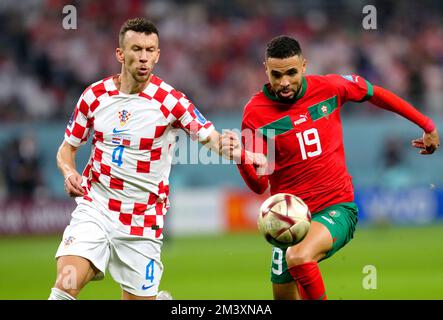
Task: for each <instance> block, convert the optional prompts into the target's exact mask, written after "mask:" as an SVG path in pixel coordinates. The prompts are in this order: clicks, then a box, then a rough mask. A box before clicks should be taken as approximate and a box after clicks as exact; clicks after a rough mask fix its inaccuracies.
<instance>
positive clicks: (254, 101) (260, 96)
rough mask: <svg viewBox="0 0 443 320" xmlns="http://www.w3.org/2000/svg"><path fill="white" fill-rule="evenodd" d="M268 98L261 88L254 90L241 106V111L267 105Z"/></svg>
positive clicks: (244, 111)
mask: <svg viewBox="0 0 443 320" xmlns="http://www.w3.org/2000/svg"><path fill="white" fill-rule="evenodd" d="M268 104H269V103H268V99H267V98H266V95H265V94H264V93H263V90H260V91H258V92H256V93H255V94H254V95H253V96H252V97H251V98H250V99H249V100H248V102H246V104H245V107H244V108H243V113H244V114H246V113H250V112H255V111H258V110H260V108H261V107H263V106H266V105H268Z"/></svg>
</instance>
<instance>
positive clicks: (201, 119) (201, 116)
mask: <svg viewBox="0 0 443 320" xmlns="http://www.w3.org/2000/svg"><path fill="white" fill-rule="evenodd" d="M194 113H195V116H196V117H197V120H198V122H200V123H201V124H205V123H206V121H207V120H206V119H205V117H203V115H202V114H201V113H200V111H198V109H197V108H195V107H194Z"/></svg>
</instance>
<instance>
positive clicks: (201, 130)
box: [172, 95, 215, 141]
mask: <svg viewBox="0 0 443 320" xmlns="http://www.w3.org/2000/svg"><path fill="white" fill-rule="evenodd" d="M176 97H177V98H178V99H177V102H176V104H175V105H174V106H173V107H172V114H173V116H174V117H175V119H176V120H175V121H174V123H173V126H174V127H180V128H182V129H183V130H184V131H186V133H187V134H189V136H190V137H191V139H192V140H198V141H204V140H206V139H207V138H208V136H209V135H210V134H211V132H212V131H213V130H215V128H214V125H213V124H212V122H211V121H209V120H207V119H206V118H205V117H204V116H203V115H202V114H201V113H200V111H198V109H197V108H196V107H195V106H194V104H193V103H191V101H189V100H188V99H187V98H186V97H185V96H184V95H179V96H177V95H176Z"/></svg>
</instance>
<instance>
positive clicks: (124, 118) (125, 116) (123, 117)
mask: <svg viewBox="0 0 443 320" xmlns="http://www.w3.org/2000/svg"><path fill="white" fill-rule="evenodd" d="M118 118H119V119H120V126H121V127H124V126H125V125H126V123H127V122H128V121H129V119H130V118H131V113H130V112H129V111H127V110H124V109H123V110H122V111H119V112H118ZM114 130H115V129H114ZM114 133H117V132H114Z"/></svg>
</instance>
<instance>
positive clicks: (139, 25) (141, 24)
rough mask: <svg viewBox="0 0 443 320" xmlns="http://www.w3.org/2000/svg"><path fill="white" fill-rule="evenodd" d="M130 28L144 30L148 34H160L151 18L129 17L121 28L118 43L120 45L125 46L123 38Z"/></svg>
mask: <svg viewBox="0 0 443 320" xmlns="http://www.w3.org/2000/svg"><path fill="white" fill-rule="evenodd" d="M129 30H132V31H135V32H143V33H146V34H148V35H149V34H152V33H155V34H156V35H157V36H158V30H157V28H156V26H155V25H154V24H153V23H152V22H151V21H150V20H148V19H146V18H132V19H128V20H126V21H125V23H123V25H122V27H121V28H120V33H119V36H118V43H119V46H120V47H122V46H123V39H124V37H125V34H126V32H128V31H129Z"/></svg>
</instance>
